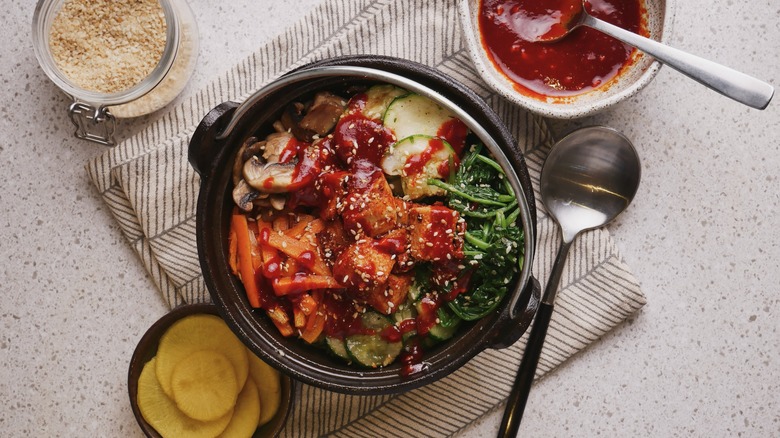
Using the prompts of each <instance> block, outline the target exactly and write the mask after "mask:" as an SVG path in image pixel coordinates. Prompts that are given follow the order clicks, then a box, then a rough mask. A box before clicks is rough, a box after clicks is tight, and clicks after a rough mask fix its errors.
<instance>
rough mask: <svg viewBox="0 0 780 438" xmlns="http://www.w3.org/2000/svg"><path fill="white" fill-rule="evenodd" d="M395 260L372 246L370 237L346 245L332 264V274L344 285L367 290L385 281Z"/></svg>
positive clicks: (358, 289)
mask: <svg viewBox="0 0 780 438" xmlns="http://www.w3.org/2000/svg"><path fill="white" fill-rule="evenodd" d="M394 265H395V260H393V258H392V257H391V256H390V254H388V253H386V252H383V251H380V250H378V249H377V248H375V247H374V242H373V240H372V239H367V240H361V241H358V242H357V243H354V244H352V245H350V246H349V247H347V248H346V249H345V250H344V251H343V252H342V253H341V254H339V256H338V258H336V262H335V263H334V264H333V276H334V277H336V281H338V282H339V284H341V285H342V286H344V287H347V288H350V289H353V290H357V291H369V290H371V289H373V288H375V287H377V286H380V285H383V284H385V283H386V282H387V278H388V277H389V276H390V272H391V271H392V270H393V266H394Z"/></svg>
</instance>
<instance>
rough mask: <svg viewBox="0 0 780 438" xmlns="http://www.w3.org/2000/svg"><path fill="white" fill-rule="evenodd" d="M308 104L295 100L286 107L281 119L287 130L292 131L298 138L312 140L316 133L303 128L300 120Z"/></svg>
mask: <svg viewBox="0 0 780 438" xmlns="http://www.w3.org/2000/svg"><path fill="white" fill-rule="evenodd" d="M305 111H306V106H305V105H304V104H302V103H300V102H293V103H291V104H289V105H287V107H286V108H285V109H284V111H283V112H282V117H281V118H280V119H279V120H280V121H281V122H282V126H283V127H284V130H285V131H286V132H292V134H293V135H295V137H296V138H297V139H298V140H303V141H311V136H312V135H313V134H314V133H312V132H308V131H306V130H305V129H302V128H301V126H300V122H301V120H302V119H303V115H304V112H305Z"/></svg>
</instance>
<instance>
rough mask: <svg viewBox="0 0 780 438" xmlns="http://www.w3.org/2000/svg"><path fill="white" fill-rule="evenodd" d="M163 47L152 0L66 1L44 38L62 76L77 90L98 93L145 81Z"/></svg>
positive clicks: (161, 23) (158, 9) (161, 21)
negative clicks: (47, 41) (47, 36)
mask: <svg viewBox="0 0 780 438" xmlns="http://www.w3.org/2000/svg"><path fill="white" fill-rule="evenodd" d="M165 42H166V23H165V16H164V13H163V9H162V6H160V3H159V2H158V1H157V0H134V1H130V0H66V1H65V2H64V3H63V5H62V8H61V9H60V11H59V13H58V14H57V16H56V17H55V18H54V20H53V22H52V25H51V31H50V36H49V48H50V50H51V54H52V57H53V58H54V61H55V63H56V64H57V67H58V68H59V69H60V70H61V71H62V73H63V74H64V75H65V76H67V77H68V78H69V79H70V80H71V81H72V82H73V83H74V84H76V85H77V86H78V87H80V88H83V89H85V90H90V91H97V92H101V93H116V92H120V91H124V90H127V89H129V88H132V87H133V86H135V85H137V84H138V83H140V82H141V81H142V80H143V79H144V78H146V77H147V76H149V74H150V73H151V72H152V70H153V69H154V68H155V66H157V64H158V62H159V61H160V58H161V57H162V54H163V50H164V48H165Z"/></svg>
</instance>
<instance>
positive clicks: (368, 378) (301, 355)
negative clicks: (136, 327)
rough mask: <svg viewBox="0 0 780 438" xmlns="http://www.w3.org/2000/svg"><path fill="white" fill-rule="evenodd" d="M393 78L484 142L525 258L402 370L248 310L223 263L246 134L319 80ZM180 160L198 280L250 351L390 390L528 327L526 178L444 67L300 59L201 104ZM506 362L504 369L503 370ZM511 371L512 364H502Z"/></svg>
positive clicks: (362, 386) (327, 383)
mask: <svg viewBox="0 0 780 438" xmlns="http://www.w3.org/2000/svg"><path fill="white" fill-rule="evenodd" d="M379 82H385V83H394V84H395V85H398V86H400V87H403V88H406V89H408V90H410V91H415V92H417V93H420V94H424V95H427V96H428V97H430V98H432V99H434V100H436V101H438V102H439V103H440V104H442V105H444V106H445V107H448V108H450V110H452V111H453V112H455V114H456V115H457V116H458V117H459V118H460V119H461V120H463V121H464V122H465V123H466V125H468V126H469V128H470V129H471V132H473V133H475V134H476V135H477V136H478V137H480V139H481V140H482V141H483V142H484V143H485V145H486V146H487V147H488V149H490V152H491V153H492V154H493V156H494V158H496V160H497V161H498V162H499V163H500V164H501V165H502V167H503V168H504V171H505V172H506V173H507V175H508V176H509V179H510V182H511V183H512V185H513V187H514V190H515V193H516V194H517V195H518V202H519V205H520V210H521V214H520V218H519V220H520V221H522V225H523V228H524V230H525V236H526V244H525V261H524V266H523V269H522V272H521V274H520V275H519V278H518V279H517V280H516V281H515V283H514V284H513V285H512V287H511V290H510V291H509V293H508V294H507V296H506V297H505V299H504V301H503V302H502V303H501V305H500V306H499V307H498V308H497V309H496V310H495V311H494V312H493V313H491V314H489V315H487V316H486V317H484V318H482V319H481V320H479V321H475V322H473V323H471V324H467V325H465V326H464V327H461V329H460V331H459V332H458V334H457V335H456V336H455V337H453V338H452V339H451V340H449V341H448V342H445V343H443V344H441V345H440V346H438V347H437V348H434V349H432V350H430V351H428V352H426V354H425V356H424V358H423V361H424V363H425V364H426V367H425V370H424V371H422V372H420V373H416V374H413V375H411V376H402V375H401V373H400V369H401V365H400V364H398V363H395V364H392V365H390V366H388V367H385V368H381V369H361V368H357V367H355V366H349V365H347V364H344V363H342V362H340V361H339V360H338V359H334V358H333V357H331V356H330V355H329V354H327V352H325V351H323V350H320V349H318V348H315V347H312V346H309V345H306V344H305V343H304V342H303V341H300V340H297V339H288V338H284V337H282V336H281V335H280V334H279V332H278V331H277V329H276V327H275V326H274V325H273V323H272V322H271V321H270V320H269V319H268V318H267V317H266V315H265V314H264V312H263V311H257V310H253V309H252V308H251V307H250V305H249V302H248V301H247V298H246V295H245V293H244V288H243V286H242V285H241V283H240V281H239V279H237V278H236V277H235V276H233V275H232V274H231V272H230V268H229V266H228V247H227V242H228V231H229V226H230V214H231V211H232V209H233V201H232V197H231V190H232V182H231V171H232V163H233V157H234V155H235V153H236V151H237V150H238V148H239V147H240V146H241V144H242V143H243V142H244V141H245V140H246V139H247V138H248V137H250V136H253V135H254V136H257V137H260V138H262V136H264V135H266V134H267V133H270V132H271V130H272V128H271V124H272V123H273V121H274V120H276V119H277V118H278V117H279V115H280V113H281V111H282V109H283V108H284V107H285V105H286V104H288V103H289V102H292V101H294V100H295V99H302V98H306V97H310V96H311V95H312V94H313V93H314V92H316V91H318V90H322V89H331V90H333V89H339V88H341V89H343V88H346V87H348V86H350V85H370V84H372V83H379ZM189 160H190V163H191V164H192V166H193V167H194V168H195V170H196V171H197V172H198V173H199V174H200V176H201V187H200V193H199V199H198V207H197V241H198V254H199V257H200V264H201V268H202V270H203V276H204V279H205V282H206V286H207V287H208V289H209V292H210V294H211V297H212V300H213V301H214V303H216V305H217V306H218V307H219V310H220V313H221V314H222V317H223V318H224V319H225V321H226V322H227V323H228V325H229V326H230V327H231V328H232V329H233V331H234V332H235V333H236V335H238V337H239V338H240V339H241V340H242V341H243V342H244V343H245V344H246V345H247V346H248V347H249V348H250V349H251V350H252V351H254V352H255V353H257V355H258V356H260V357H261V358H263V359H264V360H265V361H266V362H268V363H269V364H271V365H272V366H275V367H276V368H278V369H279V370H281V371H282V372H284V373H286V374H288V375H290V376H291V377H293V378H295V379H298V380H300V381H302V382H305V383H308V384H311V385H314V386H317V387H320V388H325V389H328V390H333V391H338V392H344V393H351V394H362V395H368V394H384V393H397V392H402V391H405V390H409V389H413V388H418V387H420V386H423V385H425V384H427V383H430V382H433V381H435V380H437V379H440V378H442V377H444V376H446V375H448V374H449V373H451V372H453V371H454V370H456V369H457V368H458V367H460V366H461V365H463V364H464V363H466V362H467V361H468V360H469V359H471V358H472V357H474V356H475V355H476V354H478V353H479V352H481V351H483V350H484V349H486V348H502V347H506V346H508V345H511V344H512V343H514V342H515V341H516V340H517V339H519V338H520V336H521V335H522V334H523V333H524V332H525V330H526V329H527V328H528V326H529V324H530V323H531V320H532V319H533V316H534V313H535V312H536V309H537V304H538V300H539V283H538V282H537V281H536V279H534V278H533V276H532V275H531V263H532V260H533V256H534V249H535V243H536V210H535V208H534V205H535V204H534V195H533V190H532V187H531V180H530V178H529V176H528V170H527V168H526V165H525V161H524V159H523V156H522V154H521V153H520V152H518V150H517V148H516V142H515V140H514V139H513V138H512V135H511V134H510V133H509V132H508V130H507V128H506V127H505V125H504V124H503V123H502V122H501V120H499V119H498V117H497V116H496V114H495V113H494V112H493V111H492V110H491V109H490V108H489V107H488V106H487V105H486V104H485V102H484V101H482V100H481V99H480V98H479V97H478V96H477V95H476V94H474V93H473V92H472V91H471V90H469V89H468V88H466V87H465V86H463V85H461V84H460V83H458V82H455V81H454V80H452V79H451V78H449V77H448V76H446V75H445V74H443V73H441V72H439V71H437V70H435V69H432V68H430V67H427V66H424V65H422V64H418V63H414V62H411V61H407V60H403V59H398V58H389V57H379V56H369V55H363V56H360V55H359V56H349V57H341V58H333V59H328V60H324V61H319V62H316V63H313V64H309V65H306V66H304V67H302V68H300V69H298V70H296V71H293V72H291V73H288V74H286V75H284V76H282V77H281V78H279V79H277V80H276V81H274V82H272V83H271V84H269V85H267V86H266V87H264V88H262V89H260V90H259V91H257V92H256V93H255V94H253V95H252V96H251V97H249V98H248V99H247V100H246V101H245V102H243V103H242V104H240V105H239V104H238V103H235V102H225V103H223V104H221V105H219V106H217V107H216V108H214V109H213V110H211V112H209V113H208V114H207V115H206V116H205V117H204V118H203V120H202V121H201V123H200V125H199V126H198V128H197V130H196V131H195V133H194V134H193V136H192V139H191V141H190V146H189ZM508 371H509V370H508ZM511 371H512V372H513V371H514V370H511Z"/></svg>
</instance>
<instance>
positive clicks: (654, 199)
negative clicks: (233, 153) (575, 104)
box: [0, 0, 780, 437]
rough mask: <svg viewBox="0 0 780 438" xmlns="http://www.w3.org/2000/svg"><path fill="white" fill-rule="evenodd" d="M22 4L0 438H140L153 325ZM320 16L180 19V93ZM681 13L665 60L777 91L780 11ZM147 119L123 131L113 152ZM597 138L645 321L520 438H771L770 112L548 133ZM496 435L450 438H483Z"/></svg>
mask: <svg viewBox="0 0 780 438" xmlns="http://www.w3.org/2000/svg"><path fill="white" fill-rule="evenodd" d="M34 3H35V2H33V1H19V0H15V1H6V2H5V7H4V8H3V12H2V13H1V14H2V22H3V26H2V27H1V28H0V36H1V38H0V40H1V41H3V44H2V46H0V71H1V72H2V89H1V90H0V93H2V102H3V104H2V110H1V111H2V117H0V212H2V213H0V215H1V216H0V256H2V268H0V287H2V300H0V358H1V360H2V367H0V406H2V407H3V408H2V409H1V410H0V436H19V437H21V436H28V435H36V436H141V432H140V430H139V429H138V426H137V425H136V423H135V420H134V418H133V415H132V412H131V410H130V405H129V402H128V397H127V388H126V376H127V367H128V364H129V360H130V356H131V354H132V351H133V349H134V347H135V345H136V342H137V341H138V340H139V339H140V337H141V335H142V334H143V332H144V331H145V330H146V329H147V328H148V327H149V326H150V325H151V324H152V323H153V322H154V321H155V320H156V319H158V318H159V317H160V316H161V315H163V314H164V313H165V311H166V308H165V306H164V304H163V301H162V299H161V298H160V296H159V294H158V293H157V291H156V290H155V287H154V285H153V283H152V281H151V280H150V279H149V277H148V276H147V275H146V273H145V271H144V269H143V266H142V265H141V263H140V261H139V260H138V259H137V257H136V255H135V253H134V252H133V251H132V250H131V249H130V246H129V245H127V243H126V242H125V240H124V237H123V236H122V235H121V234H120V231H119V228H118V226H117V224H116V223H115V222H114V219H113V217H112V216H111V215H110V213H109V211H108V209H107V208H106V207H105V206H104V205H103V203H102V201H101V199H100V197H99V196H98V193H97V191H96V190H95V188H94V187H93V185H92V184H91V182H90V181H89V179H88V178H87V174H86V172H85V170H84V165H85V163H86V162H87V161H88V160H89V159H90V158H93V157H95V156H97V155H98V154H100V153H102V152H104V148H103V147H102V146H99V145H95V144H91V143H87V142H84V141H81V140H77V139H74V138H73V137H72V126H71V124H70V121H69V120H68V118H67V116H66V107H67V105H68V102H67V99H66V98H65V96H64V95H63V94H62V93H61V92H59V91H58V89H57V88H56V87H55V86H54V85H53V84H52V83H51V82H50V81H49V80H48V79H47V78H46V77H45V75H44V74H43V72H42V71H41V69H40V68H39V67H38V64H37V62H36V60H35V56H34V55H33V50H32V43H31V38H30V23H31V19H32V14H33V9H34V7H35V4H34ZM318 3H319V0H299V1H296V2H295V7H290V2H289V1H281V0H273V1H269V0H265V1H263V2H257V1H251V0H235V1H231V2H207V1H205V0H193V1H191V5H192V8H193V10H194V12H195V15H196V17H197V20H198V23H199V26H200V37H201V55H200V60H199V64H198V66H197V69H196V72H195V75H194V77H193V80H192V83H191V89H198V88H200V87H201V86H203V85H204V84H206V83H207V82H208V81H209V80H210V79H211V78H212V77H214V76H215V75H217V74H218V73H220V72H222V71H223V70H224V69H225V68H226V67H227V66H229V65H231V64H232V63H234V62H236V61H238V60H240V59H242V58H243V57H244V56H246V55H248V54H249V53H251V52H252V51H254V49H255V48H256V47H257V46H258V45H259V44H260V43H262V42H263V41H265V40H267V39H269V38H270V37H272V36H274V35H276V34H278V33H280V32H281V31H282V30H283V29H284V28H285V27H286V26H288V25H289V24H292V23H293V22H295V21H296V20H297V19H299V18H300V17H302V16H303V15H304V14H306V13H307V12H308V11H309V10H311V8H313V7H314V6H315V5H317V4H318ZM677 3H678V4H677V13H676V22H675V32H674V37H673V38H672V41H671V42H672V43H673V44H674V45H675V46H677V47H679V48H682V49H686V50H689V51H691V52H694V53H697V54H700V55H704V56H706V57H709V58H710V59H713V60H716V61H720V62H722V63H724V64H727V65H731V66H733V67H736V68H739V69H740V70H742V71H744V72H746V73H749V74H753V75H755V76H757V77H759V78H762V79H764V80H766V81H768V82H770V83H772V84H773V85H774V86H776V87H777V86H778V85H780V43H778V41H780V24H778V23H780V6H778V4H777V2H776V1H775V0H760V1H759V0H757V1H751V2H731V1H729V2H723V1H717V2H711V1H705V0H686V1H680V2H677ZM757 35H758V36H757ZM155 117H159V114H157V115H152V116H148V117H144V118H140V119H136V120H132V121H123V122H121V124H120V127H119V132H118V135H119V137H120V138H127V137H128V136H130V135H132V134H133V133H135V132H138V131H139V130H141V129H142V128H143V127H144V126H145V125H146V124H148V123H149V121H150V120H153V119H154V118H155ZM596 123H598V124H606V125H609V126H612V127H615V128H617V129H619V130H621V131H623V132H624V133H625V134H626V135H627V136H628V137H629V138H631V139H632V140H633V141H634V143H635V145H636V147H637V149H638V150H639V153H640V156H641V158H642V161H643V167H644V168H643V178H644V179H643V181H642V185H641V187H640V190H639V193H638V195H637V198H636V200H635V202H634V204H632V206H631V208H629V210H628V211H627V212H626V213H625V214H624V215H623V216H621V217H620V219H619V220H618V221H617V222H615V223H613V224H612V225H610V231H611V232H612V233H613V235H614V238H615V240H616V242H617V244H618V246H619V247H620V249H621V251H622V254H623V256H624V258H625V260H626V262H627V263H628V264H629V265H630V266H631V267H632V269H633V271H634V273H635V275H636V277H637V278H638V279H639V281H640V282H641V284H642V288H643V290H644V292H645V294H646V295H647V299H648V304H647V306H645V307H644V308H643V309H642V310H641V311H640V312H639V313H638V314H636V315H635V316H634V317H633V318H631V319H630V320H629V321H628V322H627V323H624V324H623V325H621V326H619V327H618V328H617V329H616V330H614V331H613V332H611V333H610V334H608V335H607V336H605V337H604V338H603V339H601V340H600V341H598V342H596V343H595V344H594V345H592V346H591V347H589V348H587V349H586V350H585V351H584V352H583V353H581V354H579V355H577V356H575V357H574V358H573V359H572V360H570V361H568V362H567V363H565V364H564V365H563V366H561V367H560V368H559V369H557V370H556V371H554V372H553V373H551V374H550V375H549V376H548V377H546V378H545V379H543V380H542V381H540V382H539V383H538V384H537V385H536V387H535V389H534V391H533V392H532V394H531V396H530V400H529V403H528V409H527V411H526V414H525V417H524V423H523V425H522V428H521V431H522V432H524V433H526V434H528V435H531V434H542V435H544V436H578V437H588V436H632V435H634V436H642V437H645V436H653V437H670V436H752V437H768V436H780V331H779V330H778V327H779V326H780V294H778V292H779V290H780V232H778V229H780V190H779V189H780V179H779V178H780V176H778V170H779V169H780V102H778V101H777V99H775V101H774V102H773V103H772V104H770V106H769V108H768V109H767V110H765V111H756V110H751V109H748V108H746V107H744V106H741V105H740V104H737V103H734V102H732V101H730V100H728V99H726V98H723V97H721V96H719V95H717V94H716V93H715V92H713V91H710V90H707V89H705V88H704V87H702V86H699V85H697V84H695V83H693V82H692V81H690V80H687V79H685V78H683V77H682V76H681V75H679V74H676V73H675V72H673V71H672V70H670V69H668V68H664V69H662V71H661V72H660V74H659V75H658V76H657V78H656V79H655V81H654V82H653V83H652V84H650V86H648V87H647V88H646V89H645V90H644V91H643V92H642V93H640V94H639V95H638V96H635V97H633V98H632V99H630V100H629V101H627V102H625V103H623V104H621V105H619V106H618V107H616V108H614V109H611V110H609V111H606V112H604V113H601V114H600V115H598V116H595V117H591V118H587V119H582V120H577V121H553V122H551V125H552V126H553V128H554V131H555V133H556V135H557V136H559V137H560V136H561V135H562V134H565V133H566V132H568V131H570V130H572V129H574V128H575V127H578V126H582V125H590V124H596ZM507 378H510V377H509V375H508V376H507ZM500 416H501V413H500V412H494V413H492V414H490V415H488V416H486V417H485V418H484V419H483V420H482V421H480V422H479V423H477V424H475V425H474V426H472V427H471V428H469V429H467V430H466V431H465V432H464V435H466V436H485V437H487V436H494V435H495V432H496V430H497V427H498V422H499V420H500Z"/></svg>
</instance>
